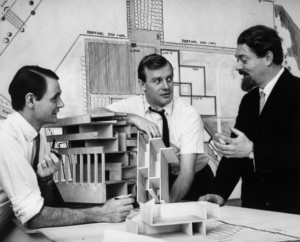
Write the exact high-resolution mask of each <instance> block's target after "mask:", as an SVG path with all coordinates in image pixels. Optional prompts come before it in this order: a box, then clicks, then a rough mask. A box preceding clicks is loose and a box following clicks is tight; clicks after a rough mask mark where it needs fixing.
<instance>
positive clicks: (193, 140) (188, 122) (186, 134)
mask: <svg viewBox="0 0 300 242" xmlns="http://www.w3.org/2000/svg"><path fill="white" fill-rule="evenodd" d="M184 127H185V128H184V131H183V132H182V137H181V147H180V154H190V153H193V154H200V153H204V141H203V135H204V132H203V130H204V126H203V122H202V119H201V117H200V115H199V114H198V112H197V111H196V110H193V109H191V110H190V112H189V115H187V116H186V119H185V121H184Z"/></svg>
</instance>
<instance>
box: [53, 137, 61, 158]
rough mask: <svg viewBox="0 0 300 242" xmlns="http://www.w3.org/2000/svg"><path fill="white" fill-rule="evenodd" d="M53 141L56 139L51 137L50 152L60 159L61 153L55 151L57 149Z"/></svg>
mask: <svg viewBox="0 0 300 242" xmlns="http://www.w3.org/2000/svg"><path fill="white" fill-rule="evenodd" d="M55 143H56V140H55V139H53V140H52V145H51V152H52V153H54V154H55V155H56V156H57V158H58V159H61V155H60V154H59V153H58V152H57V150H55Z"/></svg>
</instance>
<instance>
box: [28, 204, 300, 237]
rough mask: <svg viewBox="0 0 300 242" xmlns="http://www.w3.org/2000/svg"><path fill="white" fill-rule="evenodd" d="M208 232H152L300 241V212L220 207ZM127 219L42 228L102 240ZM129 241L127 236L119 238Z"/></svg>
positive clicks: (51, 234) (57, 234) (49, 234)
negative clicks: (121, 221) (107, 232)
mask: <svg viewBox="0 0 300 242" xmlns="http://www.w3.org/2000/svg"><path fill="white" fill-rule="evenodd" d="M206 225H207V235H206V236H203V235H200V234H198V235H197V234H196V235H194V236H188V235H185V234H182V233H176V234H175V233H172V234H160V235H156V236H153V237H154V238H160V239H162V240H166V241H177V242H195V241H200V240H201V241H207V242H213V241H233V242H234V241H264V242H267V241H272V242H273V241H300V215H294V214H287V213H277V212H269V211H264V210H256V209H247V208H241V207H230V206H224V207H221V211H220V218H219V219H218V220H216V221H211V222H208V223H207V224H206ZM125 227H126V226H125V223H116V224H111V223H96V224H85V225H76V226H66V227H53V228H43V229H38V230H34V231H27V232H29V233H32V232H41V233H43V234H45V235H46V236H47V237H48V238H50V239H53V240H55V241H63V242H67V241H68V242H69V241H72V242H76V241H88V242H92V241H93V242H94V241H95V242H96V241H97V242H98V241H102V239H103V235H104V232H105V230H106V229H110V230H117V231H125V230H126V229H125ZM120 241H126V240H120Z"/></svg>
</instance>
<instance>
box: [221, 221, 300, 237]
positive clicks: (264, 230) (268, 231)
mask: <svg viewBox="0 0 300 242" xmlns="http://www.w3.org/2000/svg"><path fill="white" fill-rule="evenodd" d="M218 221H219V222H221V223H223V224H226V225H231V226H236V227H242V228H247V229H253V230H256V231H261V232H267V233H271V234H279V235H283V236H288V237H291V238H294V239H300V237H298V236H294V235H289V234H286V233H281V232H274V231H270V230H266V229H257V228H254V227H251V226H246V225H238V224H232V223H227V222H225V221H222V220H218Z"/></svg>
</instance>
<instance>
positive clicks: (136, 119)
mask: <svg viewBox="0 0 300 242" xmlns="http://www.w3.org/2000/svg"><path fill="white" fill-rule="evenodd" d="M128 121H129V123H130V124H134V125H135V126H136V127H137V129H139V130H141V131H142V132H144V133H146V134H147V135H148V137H149V138H155V137H161V134H160V132H159V127H158V126H157V125H156V124H155V123H153V122H151V121H149V120H147V119H145V118H143V117H140V116H138V115H135V114H128Z"/></svg>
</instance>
